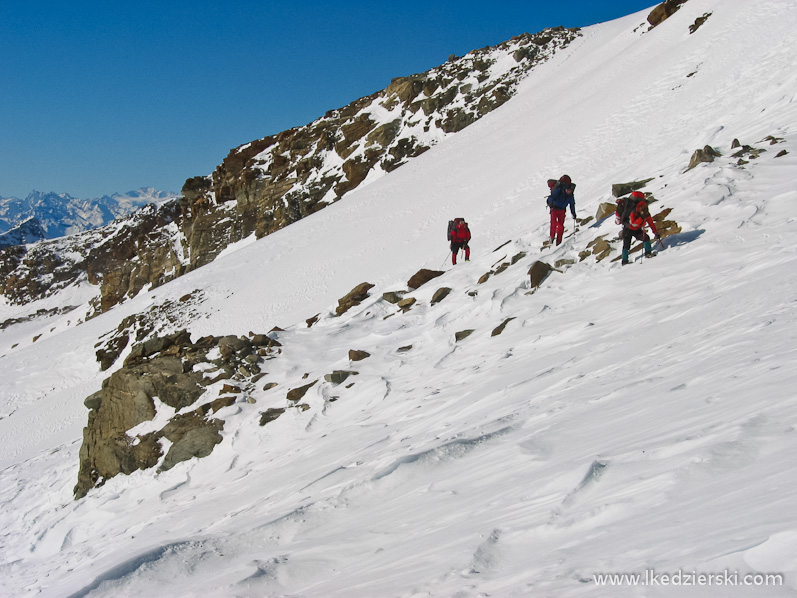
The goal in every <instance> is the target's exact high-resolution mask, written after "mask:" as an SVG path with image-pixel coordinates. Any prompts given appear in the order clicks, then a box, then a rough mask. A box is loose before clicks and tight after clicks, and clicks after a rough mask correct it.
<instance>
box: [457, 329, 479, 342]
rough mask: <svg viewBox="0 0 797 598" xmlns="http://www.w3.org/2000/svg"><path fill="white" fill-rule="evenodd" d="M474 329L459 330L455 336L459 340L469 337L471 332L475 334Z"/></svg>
mask: <svg viewBox="0 0 797 598" xmlns="http://www.w3.org/2000/svg"><path fill="white" fill-rule="evenodd" d="M474 332H475V331H474V330H460V331H459V332H457V333H455V334H454V338H455V339H456V341H457V342H459V341H461V340H464V339H466V338H468V337H469V336H470V335H471V334H473V333H474Z"/></svg>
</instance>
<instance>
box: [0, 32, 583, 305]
mask: <svg viewBox="0 0 797 598" xmlns="http://www.w3.org/2000/svg"><path fill="white" fill-rule="evenodd" d="M578 35H579V32H578V30H568V29H564V28H562V27H559V28H555V29H546V30H544V31H542V32H540V33H537V34H534V35H529V34H523V35H520V36H518V37H515V38H513V39H511V40H509V41H507V42H504V43H503V44H500V45H498V46H493V47H487V48H483V49H481V50H475V51H473V52H470V53H468V54H467V55H466V56H463V57H454V56H452V57H450V58H449V60H448V61H447V62H446V63H445V64H443V65H441V66H439V67H436V68H433V69H431V70H429V71H427V72H425V73H421V74H417V75H411V76H409V77H400V78H397V79H394V80H393V81H392V82H391V83H390V85H388V87H387V88H385V89H384V90H382V91H379V92H377V93H374V94H372V95H370V96H366V97H364V98H360V99H358V100H356V101H354V102H352V103H351V104H349V105H348V106H345V107H343V108H340V109H337V110H332V111H330V112H328V113H326V114H325V115H324V116H323V117H321V118H319V119H318V120H316V121H314V122H312V123H310V124H308V125H305V126H302V127H297V128H294V129H290V130H288V131H283V132H282V133H279V134H277V135H271V136H268V137H264V138H261V139H257V140H255V141H252V142H251V143H247V144H245V145H242V146H241V147H238V148H235V149H233V150H232V151H231V152H230V153H229V155H228V156H227V157H226V158H225V159H224V160H223V161H222V163H221V164H220V165H219V166H218V167H217V168H216V170H215V171H214V172H213V173H212V174H211V175H208V176H198V177H193V178H190V179H188V180H187V181H186V183H185V185H184V186H183V189H182V197H180V198H179V199H178V200H175V201H173V202H169V203H167V204H164V205H162V206H160V207H157V208H156V207H154V206H148V207H147V208H144V209H143V210H141V211H140V212H137V213H136V214H134V215H133V216H130V217H128V218H125V219H122V220H119V221H116V222H115V223H113V224H111V225H108V226H106V227H104V228H102V229H97V230H95V231H91V232H89V233H84V234H80V235H74V236H72V237H68V238H66V239H62V240H58V241H54V242H42V243H38V244H36V245H34V246H30V247H11V248H8V249H4V250H0V293H2V294H3V295H4V296H5V297H6V298H7V299H8V300H9V301H11V302H14V303H20V304H22V303H27V302H30V301H33V300H36V299H38V298H41V297H43V296H46V295H49V294H51V293H53V292H55V291H56V290H58V289H60V288H63V287H64V286H67V285H69V284H73V283H75V282H79V281H81V280H88V281H89V282H91V283H92V284H96V285H99V288H100V292H99V296H98V298H97V300H96V305H95V313H99V312H103V311H106V310H107V309H110V308H111V307H113V306H114V305H116V304H117V303H119V302H120V301H122V300H124V298H125V297H132V296H134V295H135V294H136V293H138V292H139V291H140V290H141V289H143V288H144V287H145V286H147V285H152V286H157V285H159V284H162V283H164V282H166V281H168V280H171V279H172V278H174V277H176V276H180V275H181V274H182V273H184V272H186V271H188V270H192V269H194V268H198V267H200V266H203V265H205V264H207V263H209V262H211V261H213V260H214V259H215V258H216V257H217V256H218V255H219V253H220V252H221V251H222V250H223V249H224V248H225V247H226V246H227V245H229V244H230V243H233V242H236V241H239V240H241V239H243V238H245V237H248V236H249V235H251V234H254V235H256V236H257V237H258V238H260V237H263V236H265V235H268V234H270V233H272V232H274V231H277V230H279V229H281V228H283V227H285V226H288V225H290V224H291V223H293V222H296V221H297V220H299V219H301V218H304V217H305V216H307V215H309V214H312V213H314V212H316V211H317V210H320V209H322V208H324V207H325V206H327V205H329V204H331V203H333V202H335V201H338V200H340V199H341V198H343V197H344V196H345V195H346V194H347V193H348V192H350V191H351V190H353V189H355V188H357V187H358V186H360V185H362V184H364V183H367V182H369V181H371V180H374V179H376V178H378V177H380V176H383V175H385V174H387V173H389V172H391V171H392V170H394V169H396V168H398V167H400V166H401V165H402V164H405V163H406V162H407V161H408V160H410V159H412V158H413V157H416V156H418V155H420V154H422V153H423V152H425V151H427V150H428V149H429V148H430V147H432V146H433V145H435V144H437V143H438V142H440V141H441V140H442V139H444V138H445V137H446V136H448V135H451V134H454V133H456V132H458V131H460V130H462V129H463V128H465V127H467V126H468V125H470V124H471V123H473V122H475V121H476V120H478V119H479V118H481V117H482V116H484V115H485V114H487V113H489V112H491V111H492V110H495V109H496V108H498V107H499V106H501V105H502V104H504V103H505V102H507V101H508V100H509V99H510V98H511V97H512V95H513V93H514V91H515V89H516V86H517V84H518V82H519V81H520V80H521V79H523V77H524V76H525V75H526V74H527V73H528V72H529V71H530V70H531V69H533V68H534V66H535V65H537V64H540V63H541V62H543V61H545V60H547V59H548V58H550V57H551V56H552V55H553V54H554V53H555V52H556V51H557V50H559V49H561V48H563V47H565V46H566V45H567V44H569V43H570V42H571V41H572V40H573V39H574V38H575V37H577V36H578Z"/></svg>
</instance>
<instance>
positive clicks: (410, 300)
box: [398, 297, 417, 312]
mask: <svg viewBox="0 0 797 598" xmlns="http://www.w3.org/2000/svg"><path fill="white" fill-rule="evenodd" d="M416 301H417V299H416V298H415V297H407V298H406V299H402V300H401V301H399V302H398V306H399V307H400V308H401V309H402V310H403V311H405V312H406V311H408V310H409V309H410V308H411V307H412V306H413V305H415V302H416Z"/></svg>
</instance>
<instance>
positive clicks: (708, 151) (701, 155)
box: [686, 145, 722, 170]
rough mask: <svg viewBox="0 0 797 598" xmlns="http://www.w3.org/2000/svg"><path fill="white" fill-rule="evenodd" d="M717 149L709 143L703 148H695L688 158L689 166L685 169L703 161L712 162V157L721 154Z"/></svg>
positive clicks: (690, 168)
mask: <svg viewBox="0 0 797 598" xmlns="http://www.w3.org/2000/svg"><path fill="white" fill-rule="evenodd" d="M721 155H722V154H720V153H719V152H718V151H717V150H715V149H714V148H713V147H711V146H710V145H707V146H705V147H704V148H703V149H699V150H695V153H694V154H692V158H691V159H690V160H689V167H688V168H687V169H686V170H692V169H693V168H694V167H695V166H697V165H698V164H701V163H703V162H713V161H714V158H717V157H719V156H721Z"/></svg>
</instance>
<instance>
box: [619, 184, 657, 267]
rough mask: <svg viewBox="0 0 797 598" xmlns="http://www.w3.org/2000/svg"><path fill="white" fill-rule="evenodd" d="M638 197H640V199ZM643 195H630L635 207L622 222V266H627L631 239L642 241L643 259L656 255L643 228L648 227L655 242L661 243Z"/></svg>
mask: <svg viewBox="0 0 797 598" xmlns="http://www.w3.org/2000/svg"><path fill="white" fill-rule="evenodd" d="M639 196H642V198H640V197H639ZM643 198H644V194H642V193H641V192H640V191H634V192H633V193H632V194H631V201H635V202H636V206H635V207H634V208H633V209H631V210H627V211H628V217H627V219H624V220H623V223H622V224H623V233H622V234H623V265H624V266H625V265H626V264H628V263H629V262H628V252H629V250H630V249H631V239H632V238H635V239H637V240H639V241H642V244H643V246H644V249H645V257H653V256H655V255H656V254H655V253H654V252H653V249H652V248H651V246H650V237H648V235H647V233H646V232H645V226H649V227H650V230H651V231H653V234H654V235H655V236H656V240H658V241H661V237H660V236H659V231H658V230H656V224H655V223H654V222H653V218H652V217H651V216H650V212H649V211H648V203H647V201H645V200H644V199H643Z"/></svg>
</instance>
